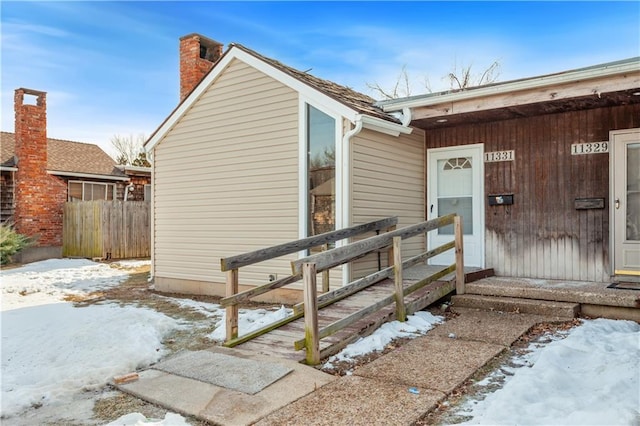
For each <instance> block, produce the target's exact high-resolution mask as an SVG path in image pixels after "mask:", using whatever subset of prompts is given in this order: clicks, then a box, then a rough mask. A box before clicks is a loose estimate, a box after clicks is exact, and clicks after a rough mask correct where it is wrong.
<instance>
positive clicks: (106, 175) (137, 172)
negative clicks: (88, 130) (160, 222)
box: [0, 88, 151, 262]
mask: <svg viewBox="0 0 640 426" xmlns="http://www.w3.org/2000/svg"><path fill="white" fill-rule="evenodd" d="M14 101H15V133H9V132H2V133H1V138H0V155H1V158H0V172H1V180H0V183H1V194H2V196H1V199H0V201H1V220H2V223H6V222H10V223H13V224H14V225H15V229H16V230H17V231H18V232H19V233H21V234H25V235H27V236H29V237H34V238H35V239H36V242H35V244H34V246H33V247H30V248H29V249H27V250H24V251H23V252H22V253H21V254H20V259H17V260H19V261H21V262H30V261H35V260H40V259H46V258H52V257H60V256H61V254H62V224H63V219H62V211H63V206H64V203H65V202H67V201H86V200H100V199H102V200H144V199H145V196H147V197H148V193H149V187H150V183H151V171H150V169H149V168H142V167H130V166H126V167H125V166H117V165H116V162H115V161H114V160H113V159H112V158H111V157H110V156H109V155H107V153H106V152H104V151H103V150H102V149H101V148H100V147H98V146H97V145H94V144H87V143H81V142H73V141H67V140H60V139H51V138H48V137H47V116H46V114H47V108H46V92H40V91H36V90H31V89H24V88H20V89H16V91H15V98H14ZM146 199H148V198H146Z"/></svg>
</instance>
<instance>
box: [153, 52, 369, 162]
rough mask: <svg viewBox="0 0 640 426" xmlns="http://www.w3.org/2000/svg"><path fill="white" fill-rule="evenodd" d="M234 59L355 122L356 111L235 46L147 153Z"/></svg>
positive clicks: (157, 134)
mask: <svg viewBox="0 0 640 426" xmlns="http://www.w3.org/2000/svg"><path fill="white" fill-rule="evenodd" d="M234 59H238V60H240V61H242V62H244V63H246V64H247V65H250V66H252V67H253V68H255V69H257V70H258V71H261V72H263V73H264V74H266V75H268V76H269V77H271V78H273V79H275V80H276V81H279V82H280V83H282V84H284V85H286V86H289V87H291V88H292V89H293V90H296V91H297V92H298V93H300V94H302V95H304V96H305V97H306V98H307V99H309V100H311V102H312V103H314V104H317V105H323V106H325V107H326V108H328V109H330V110H332V111H335V112H336V113H337V114H339V115H341V116H343V117H345V118H347V119H349V120H350V121H351V122H354V121H355V117H356V115H357V113H356V111H354V110H353V109H351V108H349V107H347V106H346V105H344V104H342V103H340V102H338V101H336V100H334V99H332V98H331V97H329V96H327V95H325V94H324V93H322V92H320V91H318V90H316V89H313V88H312V87H311V86H308V85H307V84H305V83H303V82H301V81H300V80H298V79H297V78H294V77H292V76H290V75H289V74H287V73H285V72H283V71H281V70H279V69H277V68H275V67H274V66H273V65H271V64H268V63H266V62H264V61H262V60H261V59H258V58H256V57H255V56H253V55H251V54H249V53H247V52H245V51H244V50H242V49H240V48H238V47H237V46H231V48H230V49H229V51H228V52H227V53H226V54H225V55H224V56H223V57H222V58H221V59H220V61H219V62H218V63H216V64H215V65H214V67H213V69H212V70H211V71H210V72H209V73H208V74H207V75H206V76H205V78H204V79H203V80H202V81H201V82H200V83H199V84H198V85H197V86H196V87H195V89H194V90H193V91H192V92H191V93H190V94H189V96H187V97H186V98H185V100H184V101H183V102H182V103H181V104H180V105H179V106H178V107H177V108H176V109H175V110H174V111H173V112H172V113H171V114H170V115H169V117H168V118H167V119H166V120H165V121H164V123H162V125H161V126H160V127H159V128H158V130H156V132H155V133H154V134H153V136H152V137H151V138H150V139H149V140H148V141H147V142H146V143H145V144H144V148H145V150H146V151H147V152H149V151H151V150H152V149H153V148H154V147H155V146H156V145H157V144H158V142H160V141H161V140H162V139H163V138H164V136H165V135H166V134H167V132H169V130H170V129H171V128H172V127H173V126H174V125H175V124H176V123H177V122H178V121H179V120H180V118H182V116H183V115H184V114H185V113H186V112H187V111H188V110H189V108H191V105H193V103H194V102H196V100H197V99H198V98H200V96H202V94H203V93H204V92H205V91H206V90H207V89H208V88H209V86H211V84H212V83H213V82H214V81H215V80H217V79H218V77H219V76H220V75H221V74H222V73H223V72H224V70H225V69H226V68H227V67H228V66H229V64H230V63H231V61H232V60H234Z"/></svg>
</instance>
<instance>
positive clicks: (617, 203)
mask: <svg viewBox="0 0 640 426" xmlns="http://www.w3.org/2000/svg"><path fill="white" fill-rule="evenodd" d="M619 208H620V198H616V210H618V209H619Z"/></svg>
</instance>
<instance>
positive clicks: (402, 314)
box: [393, 237, 407, 322]
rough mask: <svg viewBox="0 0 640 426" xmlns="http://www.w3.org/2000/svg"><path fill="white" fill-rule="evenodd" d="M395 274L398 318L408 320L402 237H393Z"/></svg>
mask: <svg viewBox="0 0 640 426" xmlns="http://www.w3.org/2000/svg"><path fill="white" fill-rule="evenodd" d="M393 275H394V278H395V289H396V292H395V298H396V319H397V320H398V321H402V322H404V321H406V320H407V311H406V309H405V306H404V288H403V286H402V283H403V281H402V237H393Z"/></svg>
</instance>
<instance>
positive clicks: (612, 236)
mask: <svg viewBox="0 0 640 426" xmlns="http://www.w3.org/2000/svg"><path fill="white" fill-rule="evenodd" d="M638 132H640V128H631V129H621V130H610V131H609V259H610V262H609V268H610V271H609V273H610V274H611V276H614V275H616V269H619V268H616V230H617V228H616V221H615V201H614V198H615V185H614V184H615V164H614V163H615V153H616V144H615V143H614V142H615V138H616V136H620V135H624V134H627V133H629V134H635V133H638ZM618 149H619V148H618Z"/></svg>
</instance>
